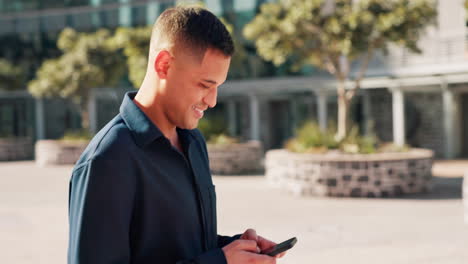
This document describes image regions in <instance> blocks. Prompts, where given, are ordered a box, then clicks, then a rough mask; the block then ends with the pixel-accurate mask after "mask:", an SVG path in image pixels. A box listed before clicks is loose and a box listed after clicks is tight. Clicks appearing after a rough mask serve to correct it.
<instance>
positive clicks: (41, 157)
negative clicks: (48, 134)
mask: <svg viewBox="0 0 468 264" xmlns="http://www.w3.org/2000/svg"><path fill="white" fill-rule="evenodd" d="M88 143H89V142H86V141H82V142H64V141H60V140H39V141H37V142H36V164H37V165H39V166H47V165H65V164H75V163H76V161H77V160H78V158H79V157H80V155H81V153H82V152H83V151H84V149H85V148H86V146H87V145H88Z"/></svg>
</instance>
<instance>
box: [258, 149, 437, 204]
mask: <svg viewBox="0 0 468 264" xmlns="http://www.w3.org/2000/svg"><path fill="white" fill-rule="evenodd" d="M433 155H434V153H433V152H432V151H431V150H427V149H412V150H410V151H408V152H404V153H378V154H343V153H338V152H335V153H327V154H299V153H293V152H289V151H287V150H284V149H281V150H270V151H268V152H267V154H266V158H265V166H266V177H267V179H268V181H269V182H270V183H271V184H273V185H274V186H278V187H282V188H285V189H286V190H288V191H290V192H292V193H294V194H296V195H312V196H336V197H388V196H398V195H401V194H406V193H418V192H424V191H429V190H430V188H431V178H432V172H431V168H432V160H433Z"/></svg>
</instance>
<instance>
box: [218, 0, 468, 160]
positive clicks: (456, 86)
mask: <svg viewBox="0 0 468 264" xmlns="http://www.w3.org/2000/svg"><path fill="white" fill-rule="evenodd" d="M437 10H438V18H437V25H436V26H435V27H431V28H429V29H428V30H427V33H426V35H425V36H424V37H422V39H421V40H420V41H419V46H420V48H421V49H422V51H423V53H422V54H420V55H414V54H410V53H409V52H408V51H406V50H405V49H403V48H399V47H393V48H392V49H391V51H390V54H389V55H388V56H384V55H383V54H377V56H375V57H374V60H373V61H372V62H371V63H370V65H369V70H368V71H367V74H366V78H365V79H364V80H363V82H362V89H361V91H360V93H359V94H358V96H357V98H354V99H353V100H354V102H353V105H352V107H351V108H352V109H351V116H352V117H351V118H352V120H353V121H354V122H356V123H357V124H359V125H360V126H361V128H363V130H365V125H366V123H368V122H369V121H372V122H374V128H375V131H376V133H377V135H378V136H379V138H381V139H382V140H383V141H394V142H396V143H398V144H405V143H408V144H410V145H412V146H416V147H424V148H430V149H433V150H434V151H435V153H436V156H437V157H444V158H455V157H467V156H468V56H467V54H468V53H467V51H468V50H467V41H466V20H465V12H466V10H465V8H464V5H463V1H461V0H453V1H441V0H440V1H437ZM226 86H227V87H226V88H224V89H222V90H221V91H220V97H221V100H226V101H227V105H228V109H231V110H230V114H228V115H227V116H228V117H230V118H231V121H230V123H231V124H236V122H234V120H235V115H236V112H235V111H234V110H233V109H235V108H236V107H235V106H234V105H233V104H235V103H237V104H242V105H244V107H240V109H243V111H244V112H248V115H249V116H250V118H249V124H248V127H249V129H248V130H247V131H246V132H248V133H250V138H253V139H261V140H262V141H263V142H264V143H265V144H266V146H267V148H268V147H279V146H281V144H282V143H283V142H284V139H286V138H287V137H289V136H291V135H292V133H293V129H294V128H295V127H296V126H297V125H298V124H300V123H301V122H303V121H304V120H305V119H311V118H312V119H316V120H318V122H319V123H320V124H321V126H322V127H324V126H326V125H327V122H328V121H329V120H336V115H337V113H336V111H337V103H336V88H335V87H336V82H335V80H334V79H333V78H331V77H330V76H320V75H311V76H309V77H293V78H273V79H268V80H263V79H262V80H249V81H233V82H229V83H228V84H226ZM228 98H230V99H229V100H228ZM234 102H235V103H234ZM246 109H247V110H246ZM232 126H234V125H232ZM235 129H236V128H235V127H234V128H233V130H234V131H235ZM243 131H245V130H243Z"/></svg>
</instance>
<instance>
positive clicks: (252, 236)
mask: <svg viewBox="0 0 468 264" xmlns="http://www.w3.org/2000/svg"><path fill="white" fill-rule="evenodd" d="M240 238H241V239H248V240H254V241H257V239H258V237H257V232H256V231H255V230H254V229H252V228H249V229H247V230H246V231H245V232H244V234H242V236H241V237H240Z"/></svg>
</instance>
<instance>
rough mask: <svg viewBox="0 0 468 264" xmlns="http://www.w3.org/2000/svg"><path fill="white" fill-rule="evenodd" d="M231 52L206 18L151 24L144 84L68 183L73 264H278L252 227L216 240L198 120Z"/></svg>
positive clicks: (183, 11)
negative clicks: (265, 250) (264, 250)
mask: <svg viewBox="0 0 468 264" xmlns="http://www.w3.org/2000/svg"><path fill="white" fill-rule="evenodd" d="M233 52H234V47H233V43H232V39H231V37H230V35H229V33H228V32H227V30H226V28H225V27H224V25H223V24H222V23H221V22H220V21H219V20H218V19H217V18H216V17H215V16H214V15H213V14H211V13H210V12H208V11H206V10H203V9H199V8H187V7H185V8H183V7H177V8H172V9H168V10H166V11H165V12H164V13H163V14H161V16H160V17H159V18H158V20H157V21H156V23H155V25H154V28H153V32H152V36H151V43H150V52H149V62H148V67H147V73H146V76H145V79H144V81H143V83H142V85H141V87H140V89H139V91H138V93H137V94H135V93H127V94H126V95H125V98H124V100H123V103H122V106H121V108H120V113H119V114H118V115H117V116H116V117H115V118H114V119H113V120H112V121H110V122H109V124H107V125H106V126H105V127H104V128H103V129H102V130H101V131H100V132H99V133H98V134H97V135H96V136H95V137H94V139H93V140H92V141H91V142H90V144H89V146H88V147H87V149H86V150H85V151H84V153H83V154H82V156H81V157H80V160H79V161H78V162H77V164H76V166H75V167H74V169H73V172H72V178H71V181H70V200H69V217H70V240H69V251H68V263H69V264H77V263H81V264H94V263H96V264H97V263H99V264H111V263H112V264H122V263H135V264H139V263H141V264H143V263H145V264H149V263H152V264H157V263H179V264H182V263H200V264H203V263H219V264H223V263H229V264H236V263H275V258H273V257H269V256H266V255H261V254H258V252H259V251H260V250H263V249H266V248H268V247H270V246H273V245H275V243H273V242H271V241H269V240H267V239H264V238H262V237H260V236H257V235H256V233H255V230H252V229H248V230H247V231H246V232H245V233H244V234H243V235H242V236H235V237H225V236H219V235H217V230H216V196H215V190H214V186H213V183H212V180H211V175H210V171H209V164H208V155H207V150H206V145H205V141H204V139H203V137H202V135H201V134H200V132H199V131H198V130H196V129H195V128H196V127H197V124H198V121H199V120H200V118H202V117H203V112H204V111H205V110H206V109H207V108H212V107H214V106H215V105H216V96H217V89H218V87H219V85H221V84H222V83H223V82H224V81H225V80H226V76H227V72H228V68H229V63H230V58H231V56H232V54H233Z"/></svg>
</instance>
